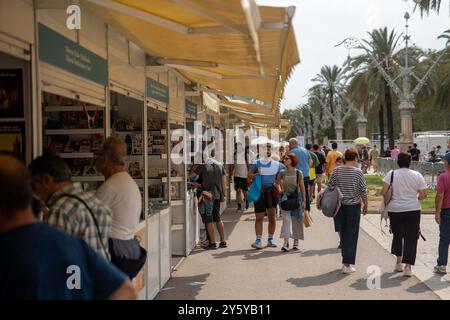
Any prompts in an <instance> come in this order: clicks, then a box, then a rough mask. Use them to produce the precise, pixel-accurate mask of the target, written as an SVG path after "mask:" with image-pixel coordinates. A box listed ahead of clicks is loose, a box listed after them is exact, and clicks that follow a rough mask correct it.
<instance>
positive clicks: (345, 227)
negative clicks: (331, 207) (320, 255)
mask: <svg viewBox="0 0 450 320" xmlns="http://www.w3.org/2000/svg"><path fill="white" fill-rule="evenodd" d="M360 220H361V204H354V205H342V206H341V208H340V209H339V212H338V214H337V215H336V220H335V221H336V223H338V224H339V230H340V232H341V239H342V263H343V264H355V260H356V249H357V246H358V236H359V222H360Z"/></svg>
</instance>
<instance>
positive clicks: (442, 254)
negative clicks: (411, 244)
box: [434, 153, 450, 274]
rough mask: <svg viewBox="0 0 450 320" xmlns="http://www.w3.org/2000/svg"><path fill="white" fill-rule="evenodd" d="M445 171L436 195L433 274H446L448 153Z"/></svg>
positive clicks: (449, 205)
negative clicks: (436, 249) (436, 248)
mask: <svg viewBox="0 0 450 320" xmlns="http://www.w3.org/2000/svg"><path fill="white" fill-rule="evenodd" d="M444 166H445V168H446V171H445V172H444V173H442V174H441V175H440V176H439V180H438V184H437V193H436V213H435V218H436V222H437V223H438V224H439V257H438V259H437V265H436V266H435V267H434V272H436V273H439V274H446V273H447V270H446V269H447V261H448V247H449V245H450V153H447V154H446V155H445V156H444Z"/></svg>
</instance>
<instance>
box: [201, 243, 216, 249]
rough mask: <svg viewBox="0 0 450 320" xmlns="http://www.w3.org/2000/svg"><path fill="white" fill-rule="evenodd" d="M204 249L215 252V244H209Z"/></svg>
mask: <svg viewBox="0 0 450 320" xmlns="http://www.w3.org/2000/svg"><path fill="white" fill-rule="evenodd" d="M204 248H205V250H215V249H217V244H215V243H210V244H208V245H207V246H205V247H204Z"/></svg>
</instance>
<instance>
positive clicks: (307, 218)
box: [303, 211, 314, 228]
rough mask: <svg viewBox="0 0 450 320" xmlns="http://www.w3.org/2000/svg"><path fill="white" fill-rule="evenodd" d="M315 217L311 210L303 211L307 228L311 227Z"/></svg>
mask: <svg viewBox="0 0 450 320" xmlns="http://www.w3.org/2000/svg"><path fill="white" fill-rule="evenodd" d="M313 222H314V221H313V219H312V216H311V213H309V211H305V212H304V213H303V224H304V225H305V228H309V227H310V226H311V225H312V224H313Z"/></svg>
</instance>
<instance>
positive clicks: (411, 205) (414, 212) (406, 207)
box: [381, 152, 427, 277]
mask: <svg viewBox="0 0 450 320" xmlns="http://www.w3.org/2000/svg"><path fill="white" fill-rule="evenodd" d="M397 163H398V166H399V168H400V169H397V170H393V171H390V172H389V173H388V174H387V175H386V177H385V178H384V185H383V190H382V191H381V193H382V195H383V196H385V195H386V194H387V192H388V190H389V186H390V185H391V180H392V191H393V193H392V197H391V199H390V201H389V204H388V207H387V209H388V213H389V219H390V222H391V223H390V224H391V230H392V233H393V236H394V238H393V240H392V249H391V253H392V254H393V255H395V256H396V257H397V263H396V266H395V271H397V272H403V271H404V272H405V273H404V275H405V276H408V277H410V276H412V272H411V266H412V265H414V263H415V260H416V252H417V240H418V239H419V234H420V211H421V206H420V202H419V200H422V199H425V198H426V197H427V190H426V189H427V184H426V182H425V179H424V178H423V176H422V175H421V174H420V173H419V172H417V171H414V170H411V169H409V166H410V164H411V156H410V155H409V154H407V153H404V152H402V153H400V154H399V155H398V158H397ZM392 174H393V175H394V176H393V178H392ZM402 263H404V264H405V268H404V269H403V265H402Z"/></svg>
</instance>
